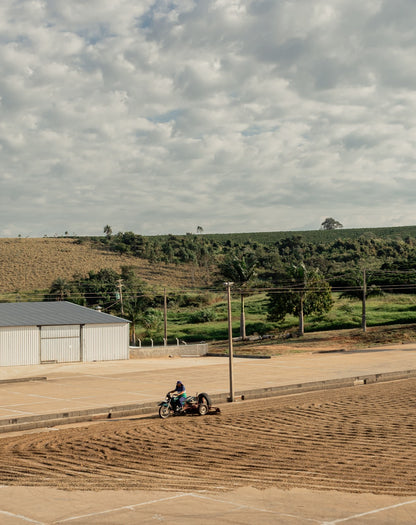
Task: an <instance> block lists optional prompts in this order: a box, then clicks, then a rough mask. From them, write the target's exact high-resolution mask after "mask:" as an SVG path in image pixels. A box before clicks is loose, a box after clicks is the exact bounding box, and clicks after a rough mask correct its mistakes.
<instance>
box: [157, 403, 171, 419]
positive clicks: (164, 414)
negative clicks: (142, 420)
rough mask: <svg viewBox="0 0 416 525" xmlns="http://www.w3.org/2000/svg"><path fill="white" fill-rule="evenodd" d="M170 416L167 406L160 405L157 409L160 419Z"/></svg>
mask: <svg viewBox="0 0 416 525" xmlns="http://www.w3.org/2000/svg"><path fill="white" fill-rule="evenodd" d="M169 416H170V409H169V406H168V405H161V406H160V407H159V417H161V418H162V419H166V418H167V417H169Z"/></svg>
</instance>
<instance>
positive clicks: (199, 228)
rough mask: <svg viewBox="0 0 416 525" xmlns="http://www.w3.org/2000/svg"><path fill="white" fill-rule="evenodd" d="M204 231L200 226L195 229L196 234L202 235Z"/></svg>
mask: <svg viewBox="0 0 416 525" xmlns="http://www.w3.org/2000/svg"><path fill="white" fill-rule="evenodd" d="M203 231H204V228H203V227H202V226H197V227H196V233H202V232H203Z"/></svg>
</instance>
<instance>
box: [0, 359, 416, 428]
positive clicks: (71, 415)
mask: <svg viewBox="0 0 416 525" xmlns="http://www.w3.org/2000/svg"><path fill="white" fill-rule="evenodd" d="M411 377H416V369H412V370H404V371H398V372H383V373H380V374H367V375H363V376H356V377H347V378H340V379H326V380H322V381H313V382H309V383H298V384H292V385H281V386H275V387H266V388H256V389H252V390H245V391H239V392H235V394H234V396H235V399H236V400H241V401H243V400H250V399H261V398H268V397H279V396H287V395H293V394H301V393H304V392H313V391H317V390H327V389H333V388H343V387H351V386H357V385H367V384H372V383H382V382H386V381H398V380H401V379H409V378H411ZM28 379H29V380H30V378H28ZM40 379H45V378H40ZM32 380H33V378H32ZM210 398H211V400H212V402H213V403H214V404H221V403H227V402H228V401H229V393H221V394H210ZM157 406H158V401H151V402H148V403H133V404H129V405H119V406H109V407H100V408H93V409H86V410H78V411H72V412H61V413H52V414H39V415H36V416H23V417H18V418H11V419H1V420H0V434H2V433H6V432H19V431H23V430H31V429H36V428H45V427H54V426H57V425H67V424H70V423H82V422H88V421H96V420H104V419H110V418H112V417H114V416H115V417H127V416H134V415H144V414H152V413H153V414H155V415H156V414H157Z"/></svg>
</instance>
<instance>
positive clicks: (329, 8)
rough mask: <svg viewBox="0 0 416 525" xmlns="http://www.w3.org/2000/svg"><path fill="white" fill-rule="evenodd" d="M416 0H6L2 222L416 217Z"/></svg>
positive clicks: (136, 227) (218, 225)
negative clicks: (415, 199)
mask: <svg viewBox="0 0 416 525" xmlns="http://www.w3.org/2000/svg"><path fill="white" fill-rule="evenodd" d="M415 22H416V7H415V4H414V2H413V1H412V0H398V1H397V2H395V3H394V6H393V5H392V3H391V2H389V1H388V0H360V1H359V0H334V1H331V2H329V1H327V0H325V1H324V0H316V1H314V2H310V1H309V0H293V1H289V2H276V1H275V0H251V1H250V0H246V1H243V0H232V1H223V0H217V1H215V2H214V1H213V2H202V1H198V0H186V1H185V0H182V1H180V2H179V1H170V0H146V1H141V2H135V1H133V0H90V1H89V2H84V1H81V0H74V1H71V2H67V1H64V0H43V1H41V0H7V1H6V2H4V3H3V4H2V5H1V6H0V42H1V46H0V68H1V71H2V75H1V77H0V154H1V156H0V159H1V161H0V188H1V191H0V218H1V222H0V235H2V236H8V235H18V234H22V235H32V236H38V235H43V234H54V233H62V232H64V231H73V232H76V233H78V234H80V235H82V234H100V233H102V228H103V226H104V225H105V224H111V225H112V228H113V231H118V230H120V231H122V230H133V231H136V232H138V233H139V232H140V233H144V234H153V233H167V232H170V233H185V232H186V231H193V230H194V229H195V225H196V224H200V225H202V226H203V227H204V230H205V231H206V232H209V231H212V232H220V231H256V230H257V231H259V230H279V229H288V230H289V229H291V230H293V229H301V228H303V227H308V228H315V227H316V228H319V226H320V223H321V222H322V220H323V219H322V217H323V218H325V217H326V216H334V217H335V218H337V219H338V220H340V221H341V222H342V223H343V224H344V226H345V227H349V226H350V227H355V226H383V225H398V224H413V223H415V214H414V211H413V208H414V206H413V202H414V194H415V191H416V190H415V188H416V186H415V182H416V176H415V168H414V165H415V155H416V154H415V148H414V144H415V138H416V112H415V106H416V95H415V93H416V89H415V87H416V85H415V84H416V75H415V71H414V68H413V61H414V55H415V47H416V36H415V34H414V26H415Z"/></svg>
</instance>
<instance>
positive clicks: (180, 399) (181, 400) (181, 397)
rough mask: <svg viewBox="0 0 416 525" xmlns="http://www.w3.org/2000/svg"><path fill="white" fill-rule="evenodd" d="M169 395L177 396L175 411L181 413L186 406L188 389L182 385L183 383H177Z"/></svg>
mask: <svg viewBox="0 0 416 525" xmlns="http://www.w3.org/2000/svg"><path fill="white" fill-rule="evenodd" d="M168 394H174V395H175V396H176V408H175V410H176V411H177V412H180V411H181V410H182V409H183V407H184V405H185V400H186V389H185V385H184V384H183V383H182V381H179V380H178V381H176V386H175V388H174V389H173V390H171V391H170V392H168Z"/></svg>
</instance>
